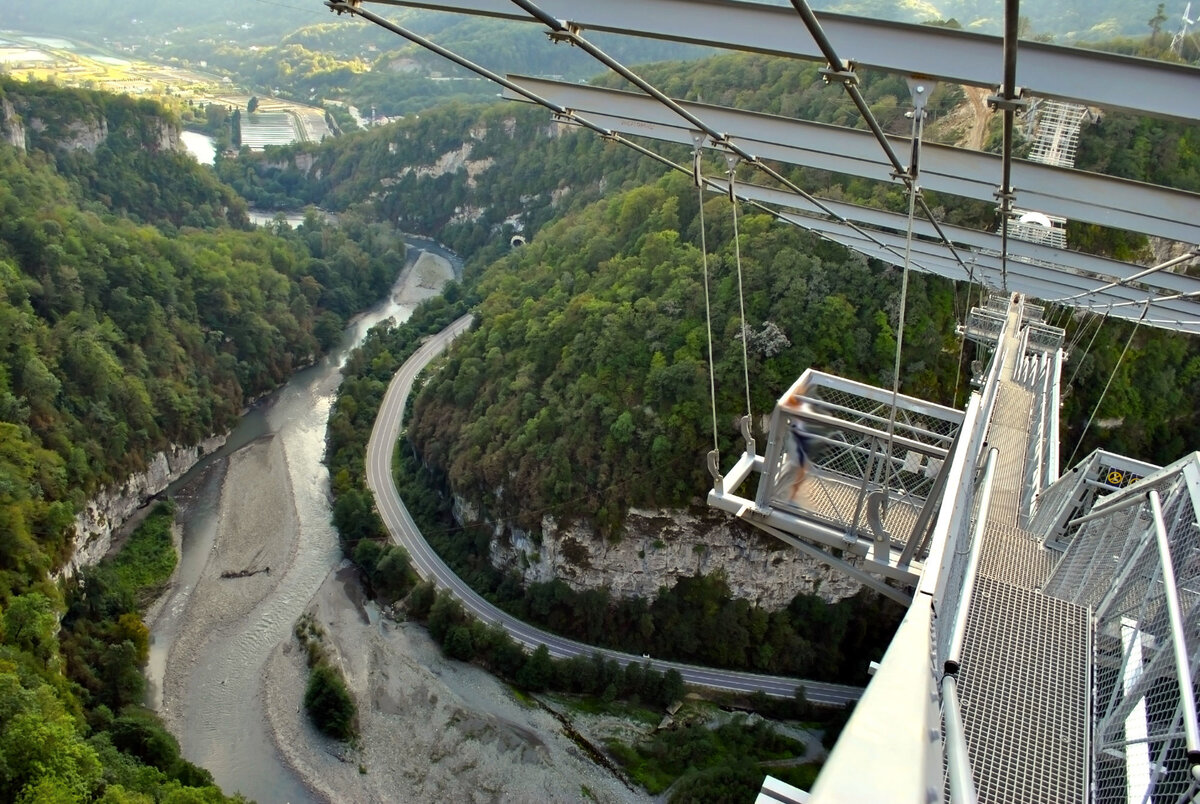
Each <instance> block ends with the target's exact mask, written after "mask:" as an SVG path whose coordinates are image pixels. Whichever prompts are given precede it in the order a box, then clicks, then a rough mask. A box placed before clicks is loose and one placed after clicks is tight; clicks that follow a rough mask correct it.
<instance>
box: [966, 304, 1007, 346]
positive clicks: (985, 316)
mask: <svg viewBox="0 0 1200 804" xmlns="http://www.w3.org/2000/svg"><path fill="white" fill-rule="evenodd" d="M1007 311H1008V307H1007V306H1005V308H1004V311H1003V312H996V311H994V310H991V309H983V308H980V307H973V308H971V312H970V313H969V314H968V315H967V326H966V328H965V329H964V330H963V334H964V335H965V336H966V337H968V338H970V339H971V340H973V341H976V342H977V343H984V344H988V343H995V342H996V340H997V339H998V338H999V337H1000V332H1001V330H1003V329H1004V322H1005V316H1006V315H1007Z"/></svg>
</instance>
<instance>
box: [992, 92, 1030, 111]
mask: <svg viewBox="0 0 1200 804" xmlns="http://www.w3.org/2000/svg"><path fill="white" fill-rule="evenodd" d="M1024 94H1025V90H1023V89H1021V87H1017V88H1016V93H1015V96H1014V97H1011V98H1006V97H1004V96H1003V95H1001V94H1000V89H999V88H997V89H996V93H995V94H994V95H988V98H987V105H988V106H989V107H991V108H992V109H997V110H999V111H1001V112H1009V111H1012V112H1023V111H1025V110H1026V109H1027V108H1029V101H1027V100H1025V99H1024V98H1023V97H1021V96H1022V95H1024Z"/></svg>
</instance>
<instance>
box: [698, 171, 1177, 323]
mask: <svg viewBox="0 0 1200 804" xmlns="http://www.w3.org/2000/svg"><path fill="white" fill-rule="evenodd" d="M709 182H710V184H714V183H715V184H723V183H722V182H720V181H719V180H714V179H710V180H709ZM737 193H738V195H740V196H742V197H743V198H746V199H747V200H754V201H759V202H761V203H764V204H770V205H772V206H776V207H783V208H788V209H795V210H800V211H803V212H809V213H813V214H821V212H822V211H821V210H820V209H818V208H817V206H816V205H815V204H812V203H810V202H809V201H807V200H806V199H804V198H801V197H800V196H797V195H796V194H794V193H789V192H787V191H786V190H778V189H775V188H771V187H763V186H761V185H755V184H746V183H744V182H739V183H738V184H737ZM819 200H820V201H821V203H822V204H824V205H825V206H826V207H828V208H829V209H831V210H833V211H834V212H835V213H836V214H838V215H841V216H842V217H843V218H846V219H847V220H851V221H854V222H856V223H862V224H866V225H868V226H872V227H878V228H886V229H892V230H894V231H897V232H902V231H904V230H905V227H906V226H907V225H908V218H907V216H905V215H903V214H902V213H899V212H889V211H887V210H883V209H875V208H873V207H864V206H860V205H858V204H849V203H846V202H845V201H833V200H830V199H828V198H820V199H819ZM941 227H942V231H943V232H945V233H946V235H947V237H949V238H950V240H951V241H952V242H953V243H954V244H955V245H956V246H966V247H969V249H963V251H964V254H972V255H974V254H975V253H976V252H978V251H980V250H983V251H990V252H992V253H993V254H999V253H1000V236H999V235H996V234H993V233H992V232H982V231H979V230H978V229H968V228H966V227H963V226H952V225H950V224H946V223H942V224H941ZM913 233H914V234H915V235H917V236H919V237H923V238H926V239H929V240H937V241H939V242H940V240H941V237H940V236H939V235H938V233H937V231H936V230H935V229H934V228H933V226H932V225H931V224H930V223H929V221H927V220H924V219H922V218H917V219H916V220H914V221H913ZM1008 253H1009V256H1010V257H1021V258H1023V259H1026V260H1040V261H1042V262H1046V263H1053V264H1054V265H1055V266H1061V267H1062V273H1067V274H1087V275H1090V278H1096V279H1101V280H1106V281H1108V282H1113V281H1117V280H1128V279H1130V278H1131V277H1133V276H1136V275H1137V274H1139V273H1145V269H1144V268H1142V267H1141V266H1139V265H1130V264H1129V263H1124V262H1120V261H1118V260H1111V259H1108V258H1106V257H1097V256H1095V255H1093V254H1085V253H1083V252H1081V251H1071V250H1067V249H1059V248H1055V247H1053V246H1047V245H1042V244H1040V243H1030V242H1028V241H1025V240H1015V239H1010V240H1009V241H1008ZM1046 270H1054V271H1057V269H1052V268H1047V269H1046ZM1138 284H1139V285H1142V286H1144V287H1147V288H1150V289H1152V290H1155V291H1162V292H1164V293H1188V292H1191V291H1200V277H1197V276H1189V275H1187V274H1175V273H1170V272H1168V271H1161V272H1158V273H1155V274H1149V275H1147V276H1145V277H1144V278H1142V279H1140V280H1138ZM1081 298H1082V297H1081ZM1093 298H1094V296H1089V297H1088V300H1089V304H1090V303H1091V299H1093Z"/></svg>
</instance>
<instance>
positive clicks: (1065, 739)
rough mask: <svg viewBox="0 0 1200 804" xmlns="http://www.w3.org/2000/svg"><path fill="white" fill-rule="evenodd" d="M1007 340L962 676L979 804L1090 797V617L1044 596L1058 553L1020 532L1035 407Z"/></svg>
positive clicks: (1013, 341) (990, 440)
mask: <svg viewBox="0 0 1200 804" xmlns="http://www.w3.org/2000/svg"><path fill="white" fill-rule="evenodd" d="M1010 315H1013V316H1015V315H1016V311H1015V309H1014V310H1013V311H1010ZM1016 329H1017V328H1016V327H1015V326H1011V327H1009V332H1015V331H1016ZM1008 340H1009V343H1008V346H1009V348H1008V349H1007V350H1006V351H1007V358H1006V361H1005V365H1003V366H1002V368H1001V375H1000V376H1001V383H1002V384H1001V386H1000V389H999V393H998V396H997V398H996V407H995V411H994V413H993V416H992V421H991V425H990V427H989V429H988V435H987V439H988V444H989V445H990V446H993V447H996V448H997V449H998V450H999V455H998V456H997V464H996V475H995V481H994V483H993V486H992V502H991V507H990V509H989V518H988V527H987V529H986V532H985V534H984V541H983V544H982V547H981V553H980V563H979V569H978V580H977V581H976V586H975V590H974V593H973V594H972V596H971V601H970V609H969V615H968V620H967V631H966V633H967V640H966V643H965V645H964V647H963V654H962V669H961V671H960V673H959V683H960V687H959V688H960V691H961V696H962V702H963V712H964V727H965V730H966V738H967V747H968V753H969V754H970V760H971V763H970V764H971V769H972V774H973V776H974V778H975V784H976V789H977V792H978V794H979V800H980V801H982V802H1029V801H1038V802H1083V801H1084V800H1085V799H1086V761H1087V760H1086V758H1087V722H1088V703H1087V701H1088V689H1089V686H1088V685H1089V680H1088V655H1089V648H1088V634H1089V628H1088V613H1087V609H1085V608H1082V607H1079V606H1075V605H1072V604H1070V603H1066V602H1064V601H1061V600H1056V599H1054V598H1050V597H1048V596H1046V595H1044V594H1042V593H1041V592H1040V591H1038V589H1039V587H1040V586H1041V585H1042V584H1043V583H1044V582H1045V580H1046V579H1047V578H1048V577H1049V575H1050V572H1051V570H1052V569H1053V566H1054V561H1055V558H1056V557H1057V554H1055V553H1053V552H1052V551H1049V550H1047V549H1046V548H1044V547H1043V546H1042V545H1041V543H1040V540H1039V539H1037V538H1036V537H1035V536H1034V535H1033V534H1031V533H1029V532H1028V531H1026V530H1024V529H1022V528H1021V527H1020V526H1019V523H1020V513H1021V512H1020V505H1021V502H1020V501H1021V491H1022V488H1023V484H1024V481H1025V477H1026V475H1025V473H1026V471H1027V470H1028V467H1027V466H1026V455H1027V448H1028V440H1029V430H1030V424H1031V414H1032V413H1033V407H1034V402H1035V400H1034V395H1033V394H1032V393H1031V392H1030V391H1029V390H1028V389H1026V388H1024V387H1022V386H1021V385H1020V384H1018V382H1017V381H1015V380H1014V376H1013V373H1014V369H1015V368H1016V366H1017V365H1018V362H1019V361H1018V359H1017V357H1016V353H1017V352H1018V351H1019V349H1018V348H1017V345H1016V339H1015V338H1013V337H1012V336H1011V335H1010V336H1009V338H1008Z"/></svg>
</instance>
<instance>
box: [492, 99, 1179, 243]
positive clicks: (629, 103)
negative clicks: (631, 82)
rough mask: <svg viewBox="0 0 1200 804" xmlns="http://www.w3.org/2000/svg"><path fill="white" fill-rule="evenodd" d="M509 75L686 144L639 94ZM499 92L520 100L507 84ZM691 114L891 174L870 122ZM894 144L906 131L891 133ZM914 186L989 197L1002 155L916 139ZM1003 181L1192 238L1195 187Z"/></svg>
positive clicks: (801, 154) (731, 130)
mask: <svg viewBox="0 0 1200 804" xmlns="http://www.w3.org/2000/svg"><path fill="white" fill-rule="evenodd" d="M512 80H513V81H514V82H515V83H517V84H519V85H520V86H522V87H524V88H527V89H529V90H531V91H533V92H536V93H537V94H538V95H540V96H542V97H544V98H548V99H550V100H551V101H553V102H554V103H556V104H558V105H560V106H564V107H566V108H569V109H572V110H574V111H577V112H582V113H586V114H587V115H588V117H589V119H591V120H592V121H594V122H595V123H597V124H598V125H600V126H603V127H604V128H607V129H611V130H613V131H619V132H621V133H623V134H628V135H641V136H645V137H650V138H652V139H657V140H663V141H667V142H676V143H680V144H684V145H691V144H692V142H693V137H692V133H693V132H692V130H691V129H689V128H688V127H687V125H686V124H685V123H684V121H683V120H681V119H680V118H679V116H677V115H676V114H674V113H673V112H671V111H670V110H669V109H666V108H665V107H663V106H662V105H661V104H660V103H658V102H657V101H655V100H654V99H652V98H649V97H646V96H644V95H641V94H638V93H633V92H624V91H620V90H613V89H602V88H598V87H591V86H584V85H581V84H571V83H566V82H561V81H550V80H546V79H537V78H527V77H524V76H514V77H512ZM505 96H506V97H508V98H510V99H513V100H519V99H520V98H519V97H517V96H516V93H512V92H511V91H508V92H506V93H505ZM679 105H680V106H682V107H683V108H684V109H685V110H687V111H688V112H689V113H690V114H692V115H694V116H696V117H699V118H703V119H704V120H705V122H706V123H707V124H708V125H709V126H711V127H712V128H715V129H717V130H719V131H722V132H728V134H727V136H728V137H729V139H731V140H733V141H736V142H737V143H738V144H739V145H740V146H741V147H742V148H744V149H745V150H747V151H749V152H751V153H753V154H754V155H755V156H756V157H758V158H759V159H769V160H775V161H779V162H784V163H787V164H792V165H803V166H806V167H812V168H817V169H819V170H829V171H833V172H835V173H844V174H848V175H851V176H860V177H863V178H869V179H876V180H879V181H891V180H892V167H891V165H889V164H888V163H887V162H885V161H883V160H882V159H881V158H880V153H879V146H878V143H877V142H876V141H875V138H874V137H873V136H872V135H871V134H870V132H867V131H862V130H860V129H853V128H845V127H842V126H833V125H827V124H823V123H810V122H805V121H800V120H793V119H790V118H786V117H778V116H775V115H768V114H760V113H754V112H744V111H741V110H738V109H729V108H725V107H720V106H710V105H707V104H700V103H690V102H679ZM891 140H892V142H893V144H894V145H896V146H897V147H898V149H901V150H903V149H905V148H906V147H907V146H908V143H909V140H908V139H907V138H902V137H892V138H891ZM921 159H922V164H921V185H922V187H923V189H926V190H932V191H936V192H944V193H949V194H951V195H958V196H962V197H964V198H972V199H975V200H978V201H994V200H995V197H996V180H997V177H998V176H1000V172H1001V167H1002V165H1001V163H1002V160H1001V158H1000V157H999V156H996V155H994V154H985V153H979V152H977V151H970V150H967V149H963V148H953V147H950V146H945V145H934V144H928V143H927V144H924V145H923V146H922V156H921ZM1012 183H1013V185H1014V186H1015V187H1016V188H1017V197H1018V198H1019V200H1020V202H1021V204H1022V205H1023V206H1026V207H1029V208H1030V209H1037V210H1039V211H1041V212H1044V213H1047V214H1055V215H1062V216H1063V217H1066V218H1070V219H1072V220H1079V221H1086V222H1088V223H1095V224H1099V225H1101V226H1111V227H1113V228H1117V229H1126V230H1128V231H1132V232H1141V233H1143V234H1147V235H1153V236H1157V237H1164V238H1167V239H1169V240H1178V241H1182V242H1185V243H1197V242H1200V194H1196V193H1190V192H1186V191H1183V190H1172V189H1168V188H1163V187H1157V186H1155V185H1151V184H1145V183H1142V182H1135V181H1129V180H1127V179H1117V178H1112V177H1110V176H1102V175H1099V174H1096V173H1088V172H1086V171H1082V170H1073V169H1069V168H1060V167H1053V166H1050V165H1040V164H1037V163H1036V162H1027V161H1024V160H1014V162H1013V165H1012Z"/></svg>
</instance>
